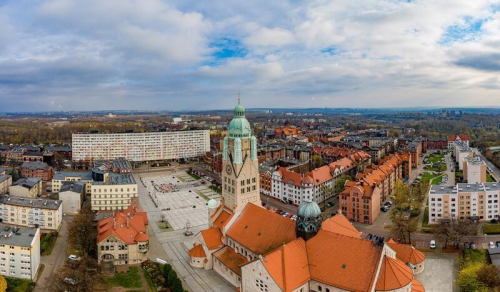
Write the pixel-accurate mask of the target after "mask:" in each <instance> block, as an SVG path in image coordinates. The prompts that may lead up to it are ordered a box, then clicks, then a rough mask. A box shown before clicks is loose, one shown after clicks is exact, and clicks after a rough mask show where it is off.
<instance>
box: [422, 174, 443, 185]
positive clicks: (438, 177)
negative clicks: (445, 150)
mask: <svg viewBox="0 0 500 292" xmlns="http://www.w3.org/2000/svg"><path fill="white" fill-rule="evenodd" d="M431 179H432V184H433V185H437V184H438V183H440V182H441V181H442V179H443V177H442V176H441V175H440V174H431V173H429V172H425V173H424V174H423V175H422V179H421V180H420V181H421V182H429V181H430V180H431Z"/></svg>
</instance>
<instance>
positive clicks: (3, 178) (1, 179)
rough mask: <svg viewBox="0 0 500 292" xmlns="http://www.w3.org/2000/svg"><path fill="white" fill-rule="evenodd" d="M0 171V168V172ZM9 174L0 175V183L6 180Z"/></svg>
mask: <svg viewBox="0 0 500 292" xmlns="http://www.w3.org/2000/svg"><path fill="white" fill-rule="evenodd" d="M1 172H2V171H1V170H0V173H1ZM10 177H11V176H10V175H0V183H1V182H4V181H5V180H8V179H9V178H10Z"/></svg>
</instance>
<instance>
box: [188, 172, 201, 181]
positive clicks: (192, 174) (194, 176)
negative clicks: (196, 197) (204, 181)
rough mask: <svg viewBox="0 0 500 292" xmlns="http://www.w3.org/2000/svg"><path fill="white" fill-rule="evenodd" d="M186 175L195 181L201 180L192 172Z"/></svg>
mask: <svg viewBox="0 0 500 292" xmlns="http://www.w3.org/2000/svg"><path fill="white" fill-rule="evenodd" d="M187 174H189V175H190V176H191V177H192V178H194V179H195V180H199V179H201V177H199V176H197V175H196V174H194V173H192V172H188V173H187Z"/></svg>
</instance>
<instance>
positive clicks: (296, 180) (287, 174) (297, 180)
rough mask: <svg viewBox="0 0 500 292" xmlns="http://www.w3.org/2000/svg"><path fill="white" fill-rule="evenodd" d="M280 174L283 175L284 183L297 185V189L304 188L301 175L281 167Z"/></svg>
mask: <svg viewBox="0 0 500 292" xmlns="http://www.w3.org/2000/svg"><path fill="white" fill-rule="evenodd" d="M278 172H279V173H280V175H281V181H282V182H283V183H285V184H291V185H295V186H297V187H300V186H302V176H301V175H300V173H297V172H294V171H291V170H289V169H287V168H285V167H280V168H279V169H278Z"/></svg>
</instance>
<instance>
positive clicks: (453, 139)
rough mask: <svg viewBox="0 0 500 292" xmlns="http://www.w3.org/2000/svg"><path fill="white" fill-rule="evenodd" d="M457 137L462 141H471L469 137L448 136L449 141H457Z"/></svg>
mask: <svg viewBox="0 0 500 292" xmlns="http://www.w3.org/2000/svg"><path fill="white" fill-rule="evenodd" d="M457 137H458V138H460V140H462V141H468V140H469V136H468V135H450V136H448V141H455V140H456V139H457Z"/></svg>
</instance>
